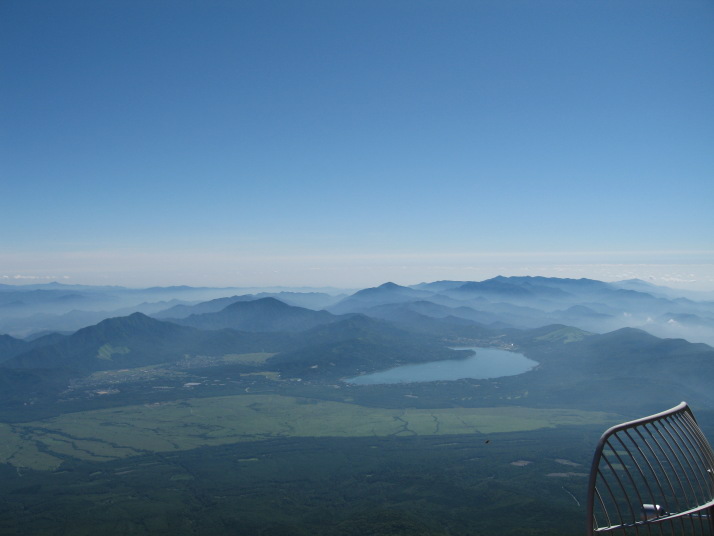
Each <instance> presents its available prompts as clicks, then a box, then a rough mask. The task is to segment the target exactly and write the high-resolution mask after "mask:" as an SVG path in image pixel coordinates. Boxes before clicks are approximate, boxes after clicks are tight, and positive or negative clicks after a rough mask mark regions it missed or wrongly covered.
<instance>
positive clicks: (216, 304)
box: [152, 292, 341, 320]
mask: <svg viewBox="0 0 714 536" xmlns="http://www.w3.org/2000/svg"><path fill="white" fill-rule="evenodd" d="M262 298H275V299H277V300H280V301H281V302H283V303H286V304H288V305H293V306H295V307H304V308H306V309H314V310H321V309H324V308H325V307H327V306H328V305H332V304H334V303H336V302H337V301H339V300H340V299H341V297H338V296H332V295H330V294H325V293H322V292H260V293H258V294H243V295H240V296H230V297H225V298H216V299H215V300H210V301H206V302H201V303H197V304H193V305H191V304H182V305H176V306H174V307H171V308H168V309H165V310H163V311H159V312H157V313H155V314H153V315H152V316H153V317H154V318H158V319H161V320H171V319H178V318H187V317H189V316H191V315H198V314H204V313H217V312H218V311H221V310H223V309H225V308H226V307H227V306H228V305H231V304H232V303H236V302H241V301H244V302H245V301H255V300H260V299H262Z"/></svg>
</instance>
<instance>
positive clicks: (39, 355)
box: [4, 313, 270, 372]
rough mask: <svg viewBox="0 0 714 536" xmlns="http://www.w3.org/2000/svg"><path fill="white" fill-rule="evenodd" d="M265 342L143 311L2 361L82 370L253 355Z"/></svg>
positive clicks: (242, 334) (258, 338)
mask: <svg viewBox="0 0 714 536" xmlns="http://www.w3.org/2000/svg"><path fill="white" fill-rule="evenodd" d="M266 342H270V341H266V340H265V338H260V337H256V336H255V335H253V334H247V333H240V332H237V331H232V330H225V331H222V332H203V331H201V330H198V329H195V328H192V327H188V326H179V325H177V324H172V323H170V322H162V321H160V320H155V319H153V318H150V317H148V316H146V315H144V314H142V313H134V314H132V315H130V316H126V317H119V318H110V319H107V320H103V321H102V322H100V323H99V324H96V325H94V326H90V327H87V328H83V329H81V330H79V331H77V332H76V333H74V334H72V335H70V336H68V337H65V338H64V339H62V340H61V341H60V342H57V343H55V344H51V345H48V346H43V347H40V348H36V349H34V350H30V351H28V352H25V353H22V354H20V355H17V356H16V357H14V358H12V359H10V360H8V361H6V362H5V363H4V366H7V367H13V368H69V369H73V370H75V371H80V372H86V371H94V370H109V369H119V368H131V367H140V366H147V365H153V364H157V363H163V362H167V361H177V360H179V359H181V358H182V357H183V356H184V355H186V354H193V353H204V354H207V355H222V354H225V353H231V352H236V353H239V352H240V351H255V349H256V348H262V347H263V346H265V343H266Z"/></svg>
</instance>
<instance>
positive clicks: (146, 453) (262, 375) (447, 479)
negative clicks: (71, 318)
mask: <svg viewBox="0 0 714 536" xmlns="http://www.w3.org/2000/svg"><path fill="white" fill-rule="evenodd" d="M519 281H520V282H521V283H524V284H525V283H528V285H531V287H530V289H529V292H533V289H532V286H533V283H532V282H531V281H530V280H526V281H523V280H521V279H516V280H515V282H510V281H509V282H508V285H515V284H517V283H518V282H519ZM504 283H505V282H504V281H501V280H497V281H495V282H491V283H489V284H487V285H485V289H486V290H484V291H483V292H482V291H481V290H477V289H479V288H482V287H479V286H478V285H472V284H470V283H469V284H466V283H464V284H462V285H460V286H461V287H466V289H465V291H467V292H466V294H465V295H464V296H462V299H461V300H460V305H458V306H457V304H456V303H453V302H454V300H455V299H456V298H454V296H456V295H457V293H456V291H455V290H454V288H453V286H454V285H455V284H456V283H452V284H446V283H445V282H440V283H439V285H437V286H438V288H439V289H441V290H439V291H438V292H435V293H429V291H428V290H424V288H425V287H424V286H422V287H420V288H408V287H399V286H397V285H393V284H387V285H383V286H382V287H376V288H374V289H365V290H363V291H358V292H356V293H355V294H353V295H352V296H347V297H343V298H339V299H338V300H337V301H335V302H333V303H334V306H331V307H332V310H333V312H329V311H325V310H321V311H314V310H311V309H308V308H305V307H300V306H298V305H288V304H286V303H284V302H280V301H279V300H278V299H276V297H274V296H267V297H265V296H264V297H253V298H255V299H251V298H245V299H233V298H231V299H228V300H226V299H224V298H221V299H220V300H218V302H217V303H213V302H212V301H208V302H198V303H196V304H194V305H190V304H182V305H181V306H180V307H177V306H172V308H171V309H170V311H171V313H170V314H179V315H181V318H176V317H169V316H167V315H169V313H165V314H157V315H155V316H156V317H151V316H148V315H145V314H143V313H140V312H133V313H131V314H129V315H127V316H118V317H108V318H106V319H103V320H101V321H99V322H98V323H97V324H93V325H88V326H85V327H83V328H81V329H79V330H77V331H75V332H73V333H69V334H46V335H42V336H39V337H37V338H35V339H18V338H15V337H12V336H9V335H6V336H3V337H4V338H3V339H2V340H0V343H2V346H0V350H1V352H0V384H1V385H2V387H3V389H2V390H1V391H0V446H1V447H0V477H2V478H0V519H2V520H3V521H2V522H0V534H8V535H9V534H28V535H29V534H36V533H40V532H47V533H57V534H60V533H68V532H71V533H76V534H89V533H92V532H96V531H98V530H101V531H103V532H106V533H107V534H108V535H112V534H126V533H127V531H131V533H132V534H147V535H149V534H152V535H153V534H187V535H188V534H197V533H198V534H204V533H208V532H210V531H213V533H219V534H220V533H230V532H231V531H238V533H241V534H251V535H252V534H256V535H274V534H291V535H292V534H298V535H299V534H318V535H322V534H324V535H325V536H327V535H331V534H338V535H351V534H362V533H364V532H365V531H377V530H383V531H385V532H384V533H385V534H424V535H446V534H449V535H452V536H455V535H458V536H461V535H463V536H466V535H468V534H473V533H484V534H485V533H489V531H493V530H494V528H495V527H498V531H499V534H514V535H515V534H525V533H529V534H543V535H546V534H550V535H560V534H563V535H564V534H571V533H572V527H573V526H575V525H577V524H578V523H581V522H582V516H583V511H582V504H583V503H584V490H585V483H586V480H587V479H586V478H585V475H586V474H587V471H588V467H589V465H588V464H589V458H590V456H591V455H592V450H593V448H594V444H595V442H596V441H597V438H598V437H599V434H600V433H601V432H602V431H603V430H604V429H606V428H608V427H609V426H611V425H612V424H615V423H617V422H622V421H624V420H628V419H631V418H634V417H638V416H641V415H644V414H648V413H652V412H655V411H659V410H661V409H663V408H666V407H671V406H673V405H675V404H677V403H678V402H680V401H681V400H687V401H688V402H689V403H690V404H691V405H692V406H693V407H694V408H695V411H696V414H697V415H698V416H700V419H701V422H702V426H703V428H704V429H705V432H707V433H708V434H710V433H711V432H712V431H713V430H714V394H713V393H712V391H711V389H710V386H709V381H708V378H710V377H711V375H712V374H714V349H712V348H711V347H710V346H708V345H706V344H701V343H692V342H689V341H687V340H684V339H661V338H658V337H656V336H654V335H651V334H649V333H646V332H645V331H642V330H639V329H633V328H629V327H625V328H620V329H617V330H615V331H610V332H603V333H597V332H594V331H586V330H584V329H582V328H579V327H575V326H572V325H567V324H548V323H545V324H544V325H539V326H535V327H523V326H514V325H503V322H502V320H501V319H502V318H504V317H503V316H502V313H499V314H498V315H495V316H493V317H492V319H493V321H491V322H487V323H484V322H483V321H484V320H486V317H487V316H488V314H490V313H487V312H485V310H486V309H487V308H491V309H493V307H494V305H493V304H495V303H498V304H499V305H498V308H500V309H503V310H505V309H507V308H509V307H510V308H511V310H515V309H513V308H514V307H517V308H519V309H518V310H519V311H520V312H521V314H524V312H525V311H527V310H528V309H527V307H530V305H526V302H528V301H529V300H530V302H533V300H535V301H539V302H542V300H543V297H535V298H534V297H532V296H531V297H524V295H523V292H516V291H514V290H513V289H512V288H509V287H508V285H505V286H506V288H507V290H508V292H505V293H503V294H501V295H500V296H499V298H498V299H499V300H502V301H498V302H495V301H492V300H494V296H493V293H494V292H495V290H494V287H499V286H500V287H499V288H503V286H504ZM540 283H541V284H542V282H540ZM547 284H548V285H550V286H551V287H553V286H558V285H560V286H564V287H566V288H570V289H571V291H569V293H568V294H570V297H568V298H567V300H568V301H569V302H571V303H572V302H574V301H576V294H574V293H573V291H572V287H573V286H574V285H575V283H573V282H572V281H569V280H555V279H553V280H549V281H547ZM582 285H584V286H585V287H586V289H588V290H587V291H584V292H585V297H584V298H583V299H586V298H587V299H591V298H592V293H593V291H592V288H593V287H596V288H600V289H601V290H599V291H598V292H605V293H606V294H607V293H609V292H610V290H606V291H602V287H601V285H600V284H599V283H592V282H587V281H586V282H583V283H582ZM444 287H446V288H451V290H450V291H449V292H450V294H451V296H448V295H447V294H444V292H443V288H444ZM427 288H428V287H427ZM456 288H460V287H458V286H457V287H456ZM14 292H17V291H14ZM114 292H116V291H114ZM477 292H482V293H481V294H480V295H479V294H477ZM561 292H565V291H564V290H562V289H561ZM0 293H1V291H0ZM546 293H547V294H548V295H550V296H551V298H549V299H551V300H552V299H553V297H552V296H553V295H554V294H555V295H558V296H559V297H560V298H559V299H565V298H564V297H563V296H562V294H561V293H560V292H555V291H553V290H552V289H551V290H549V291H547V292H546ZM509 295H510V296H516V298H511V299H510V301H511V302H512V304H511V305H507V303H508V302H507V301H506V300H508V296H509ZM427 298H428V299H429V300H431V301H427ZM290 299H291V300H292V301H293V302H295V301H298V300H299V299H300V297H299V296H296V295H293V294H290ZM309 299H310V300H312V301H315V300H316V297H315V296H310V298H309ZM656 299H657V300H661V299H664V298H656ZM449 300H451V302H449V303H450V305H448V306H444V305H440V304H439V303H437V302H446V301H449ZM485 300H488V302H487V301H485ZM628 300H630V301H631V302H632V301H633V300H639V301H640V302H648V303H649V302H651V298H648V297H644V296H643V297H637V298H633V297H632V296H631V295H629V294H628ZM323 301H324V300H323ZM516 302H517V303H518V305H516ZM488 303H491V304H492V305H488ZM477 304H480V306H481V308H482V310H481V312H480V313H478V315H479V318H480V320H481V321H476V320H473V319H469V318H466V317H467V316H474V315H475V313H474V312H473V311H476V309H474V307H475V306H476V305H477ZM486 305H488V307H485V306H486ZM531 305H534V304H533V303H531ZM680 305H681V303H680ZM541 306H542V303H541ZM551 306H552V305H551ZM445 307H446V308H447V309H445ZM696 307H697V308H698V310H699V311H700V312H701V311H702V310H705V309H706V308H708V307H710V305H709V304H708V302H706V301H702V302H698V303H697V305H696ZM201 311H203V312H201ZM445 311H447V312H450V313H456V314H458V315H459V316H454V314H448V315H444V312H445ZM533 314H534V315H536V316H537V314H536V313H533ZM430 315H433V316H430ZM534 318H535V317H534ZM231 326H233V327H231ZM463 347H472V349H475V350H476V352H477V354H478V352H479V349H492V350H497V351H495V352H494V354H493V355H494V356H496V357H498V356H506V357H508V356H510V355H511V354H512V355H513V356H518V355H520V356H524V359H525V358H527V359H529V360H531V361H530V362H531V363H533V362H534V363H536V365H535V366H533V365H531V366H529V367H527V368H525V369H523V370H525V371H524V372H521V373H517V374H513V375H505V376H504V375H494V377H489V378H478V377H477V376H478V375H477V374H473V376H476V377H468V375H466V376H467V377H462V378H460V379H453V380H447V379H437V378H435V377H432V378H428V377H427V378H424V380H427V381H412V382H400V383H391V384H387V383H375V384H365V385H357V384H353V383H349V382H348V381H346V380H348V379H349V378H354V377H368V376H369V375H370V374H373V373H376V372H379V371H384V370H387V369H394V368H398V367H404V366H405V365H410V366H411V365H416V364H441V363H447V364H448V363H453V362H454V361H453V360H455V359H456V360H461V361H463V360H464V358H468V354H470V352H469V351H465V350H456V349H454V348H463ZM503 352H507V353H505V354H504V353H503ZM486 353H488V352H486ZM465 354H466V355H465ZM531 367H532V368H531ZM68 511H72V512H74V513H75V515H74V517H72V518H71V519H70V518H69V517H68V516H67V512H68ZM511 512H512V513H511ZM126 519H131V521H130V522H128V521H127V522H125V521H122V520H126ZM526 527H530V528H529V529H527V531H526ZM53 531H54V532H53ZM524 531H526V532H524Z"/></svg>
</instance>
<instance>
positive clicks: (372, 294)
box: [328, 282, 434, 314]
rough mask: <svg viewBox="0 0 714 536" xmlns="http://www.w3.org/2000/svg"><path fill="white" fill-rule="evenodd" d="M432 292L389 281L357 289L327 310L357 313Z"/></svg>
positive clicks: (418, 297)
mask: <svg viewBox="0 0 714 536" xmlns="http://www.w3.org/2000/svg"><path fill="white" fill-rule="evenodd" d="M433 294H434V293H433V292H428V291H423V290H415V289H413V288H410V287H403V286H400V285H397V284H395V283H391V282H390V283H384V284H383V285H380V286H378V287H373V288H366V289H363V290H360V291H357V292H355V293H354V294H352V295H351V296H348V297H347V298H345V299H343V300H342V301H340V302H339V303H337V304H335V305H333V306H331V307H328V310H329V311H330V312H332V313H335V314H343V313H357V312H362V311H364V310H365V309H368V308H370V307H374V306H376V305H384V304H387V303H400V302H406V301H414V300H419V299H428V297H429V296H432V295H433Z"/></svg>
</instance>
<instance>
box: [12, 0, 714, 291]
mask: <svg viewBox="0 0 714 536" xmlns="http://www.w3.org/2000/svg"><path fill="white" fill-rule="evenodd" d="M713 27H714V4H712V3H711V2H707V1H704V0H701V1H697V0H692V1H688V2H676V3H673V2H669V1H659V0H632V1H628V2H616V1H604V2H603V1H594V0H593V1H586V0H577V1H573V2H563V1H560V0H543V1H539V2H531V1H526V0H523V1H520V0H513V1H508V2H504V1H502V0H498V1H496V0H482V1H475V2H460V1H456V0H454V1H450V2H440V3H430V2H420V1H417V2H414V1H408V2H407V1H402V0H395V1H390V2H376V1H366V2H338V3H335V2H331V1H323V0H315V1H308V2H296V3H290V2H281V1H277V0H276V1H267V2H235V3H224V2H216V3H203V2H194V1H185V0H180V1H176V2H171V3H162V2H93V1H89V0H77V1H73V2H71V3H70V4H66V3H57V2H50V1H47V0H27V1H23V2H19V1H8V2H3V3H1V4H0V60H1V62H0V63H1V64H2V66H3V67H2V73H3V77H2V78H3V82H2V92H3V97H4V98H3V99H2V100H1V101H0V118H1V119H0V122H1V123H2V126H3V128H2V129H0V161H2V162H3V164H2V174H3V176H4V177H5V180H6V188H5V192H4V195H2V196H0V227H1V228H2V229H3V235H2V240H1V241H0V283H13V284H18V283H23V282H29V283H31V282H49V281H51V280H54V279H56V280H59V281H63V282H68V283H75V284H99V285H101V284H117V285H124V286H131V287H147V286H155V285H161V286H166V285H180V284H187V285H193V286H244V287H245V286H263V287H266V286H276V285H285V286H336V287H349V288H360V287H367V286H374V285H378V284H381V283H383V282H385V281H394V282H396V283H399V284H415V283H418V282H422V281H433V280H438V279H456V280H461V279H465V280H483V279H487V278H490V277H493V276H496V275H505V276H509V275H545V276H559V277H576V278H577V277H588V278H593V279H601V280H606V281H613V280H621V279H630V278H639V279H643V280H645V281H648V282H652V283H654V284H659V285H668V286H672V287H685V288H691V289H698V290H714V239H713V238H712V237H713V236H714V234H713V233H712V230H713V229H714V211H712V210H711V204H712V199H714V180H712V177H713V176H714V153H713V152H712V150H711V148H712V147H713V146H714V100H713V99H712V98H711V95H713V94H714V69H712V65H714V32H712V31H711V29H712V28H713Z"/></svg>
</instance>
